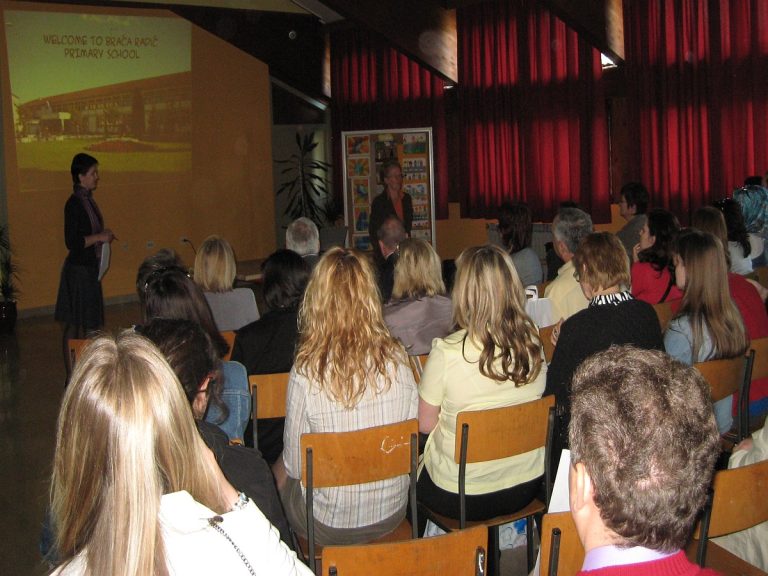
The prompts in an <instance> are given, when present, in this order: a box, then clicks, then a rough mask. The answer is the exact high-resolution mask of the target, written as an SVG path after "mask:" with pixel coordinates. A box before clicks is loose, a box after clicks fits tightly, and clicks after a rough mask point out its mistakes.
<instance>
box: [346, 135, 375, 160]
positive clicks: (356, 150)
mask: <svg viewBox="0 0 768 576" xmlns="http://www.w3.org/2000/svg"><path fill="white" fill-rule="evenodd" d="M370 153H371V138H370V136H350V137H349V138H347V154H348V155H349V156H356V155H359V154H362V155H365V156H367V155H368V154H370Z"/></svg>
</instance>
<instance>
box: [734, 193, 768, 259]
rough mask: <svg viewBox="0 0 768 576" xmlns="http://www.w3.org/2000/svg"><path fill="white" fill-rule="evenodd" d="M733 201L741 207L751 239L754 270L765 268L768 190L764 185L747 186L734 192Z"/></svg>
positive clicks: (750, 250) (767, 232) (750, 249)
mask: <svg viewBox="0 0 768 576" xmlns="http://www.w3.org/2000/svg"><path fill="white" fill-rule="evenodd" d="M733 199H734V200H736V202H738V203H739V204H740V205H741V213H742V214H743V216H744V225H745V226H746V228H747V233H748V235H749V236H748V237H749V245H750V248H749V253H750V256H751V257H752V268H753V269H754V268H755V267H757V266H765V264H766V258H765V238H766V235H768V188H766V184H765V183H762V184H761V185H758V186H748V185H745V186H744V187H743V188H739V189H738V190H734V192H733Z"/></svg>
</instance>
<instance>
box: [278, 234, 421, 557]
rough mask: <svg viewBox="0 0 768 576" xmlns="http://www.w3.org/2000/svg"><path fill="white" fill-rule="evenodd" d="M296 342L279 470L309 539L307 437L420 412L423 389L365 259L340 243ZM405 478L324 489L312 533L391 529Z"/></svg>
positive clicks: (314, 287) (332, 537) (346, 538)
mask: <svg viewBox="0 0 768 576" xmlns="http://www.w3.org/2000/svg"><path fill="white" fill-rule="evenodd" d="M299 335H300V336H299V345H298V349H297V352H296V361H295V363H294V366H293V368H292V369H291V376H290V380H289V382H288V396H287V405H288V413H287V416H286V420H285V435H284V438H283V444H284V450H283V456H282V458H281V459H278V461H277V462H276V463H275V466H274V467H273V470H274V472H275V477H276V479H277V486H278V489H279V490H280V497H281V499H282V501H283V506H284V508H285V512H286V516H287V517H288V522H289V523H290V525H291V527H292V528H293V530H294V531H296V532H297V533H298V534H299V535H301V536H303V537H306V527H307V518H306V502H305V496H304V492H303V488H302V485H301V481H300V478H301V469H302V454H301V448H300V438H301V435H302V434H306V433H310V432H347V431H352V430H360V429H363V428H370V427H372V426H382V425H384V424H392V423H395V422H402V421H404V420H407V419H409V418H414V417H415V416H416V408H417V391H416V383H415V381H414V379H413V373H412V372H411V369H410V366H409V363H408V359H407V356H406V354H405V350H403V347H402V345H401V344H400V343H399V342H398V341H397V340H395V339H394V338H393V337H392V336H391V335H390V333H389V330H387V327H386V324H384V319H383V317H382V312H381V302H380V301H379V299H378V294H377V290H376V278H375V273H374V270H373V266H372V265H371V264H370V262H369V260H368V257H367V256H366V255H364V254H362V253H360V252H358V251H356V250H347V249H343V248H333V249H331V250H329V251H328V252H326V253H325V254H324V255H323V256H322V258H320V262H318V264H317V266H316V267H315V270H314V272H313V273H312V277H311V278H310V280H309V284H308V285H307V290H306V292H305V294H304V300H303V302H302V305H301V308H300V310H299ZM407 502H408V476H407V475H404V476H399V477H396V478H392V479H390V480H384V481H380V482H376V483H375V484H363V485H353V486H344V487H339V488H319V489H317V490H315V495H314V517H315V538H316V540H317V542H318V543H319V544H321V545H326V544H354V543H361V542H366V541H370V540H373V539H375V538H378V537H380V536H383V535H384V534H387V533H388V532H391V531H392V530H394V529H395V528H396V527H397V526H398V524H400V522H401V521H402V520H403V518H404V517H405V510H406V504H407Z"/></svg>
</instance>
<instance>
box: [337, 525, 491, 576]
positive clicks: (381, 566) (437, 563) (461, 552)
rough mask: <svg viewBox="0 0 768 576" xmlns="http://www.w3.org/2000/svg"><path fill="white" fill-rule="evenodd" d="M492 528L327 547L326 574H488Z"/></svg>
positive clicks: (449, 575)
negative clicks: (383, 542)
mask: <svg viewBox="0 0 768 576" xmlns="http://www.w3.org/2000/svg"><path fill="white" fill-rule="evenodd" d="M487 546H488V529H487V528H486V527H485V526H476V527H474V528H467V529H466V530H459V531H457V532H451V533H450V534H445V535H443V536H435V537H433V538H419V539H416V540H406V541H403V542H390V543H386V544H364V545H361V546H327V547H325V548H324V549H323V556H322V565H323V572H322V573H323V575H325V576H417V575H421V574H440V575H441V576H467V575H472V574H474V575H475V576H480V575H481V574H485V564H486V558H485V550H486V548H487Z"/></svg>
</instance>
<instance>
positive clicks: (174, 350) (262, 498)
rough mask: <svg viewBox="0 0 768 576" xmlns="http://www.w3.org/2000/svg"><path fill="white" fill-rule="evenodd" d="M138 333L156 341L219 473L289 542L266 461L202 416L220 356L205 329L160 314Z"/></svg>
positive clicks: (216, 381) (217, 381)
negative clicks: (233, 441)
mask: <svg viewBox="0 0 768 576" xmlns="http://www.w3.org/2000/svg"><path fill="white" fill-rule="evenodd" d="M140 333H141V334H142V335H143V336H144V337H146V338H148V339H149V340H151V341H152V342H153V343H154V344H155V345H156V346H157V348H158V349H159V350H160V352H162V354H163V356H164V357H165V359H166V361H167V362H168V364H169V365H170V366H171V369H172V370H173V371H174V373H175V374H176V377H177V378H178V379H179V382H180V383H181V387H182V389H183V390H184V392H185V394H186V396H187V400H188V401H189V404H190V406H191V407H192V415H193V416H194V418H195V424H196V425H197V429H198V431H199V432H200V436H202V438H203V440H204V441H205V443H206V445H207V446H208V448H210V449H211V451H212V452H213V455H214V456H215V457H216V462H217V463H218V464H219V466H220V467H221V470H222V472H224V476H226V477H227V480H229V481H230V482H231V483H232V484H233V485H234V486H235V487H236V488H238V489H239V490H241V491H243V492H245V494H246V495H247V496H248V497H249V498H250V499H251V500H253V502H254V503H255V504H256V506H257V507H258V508H259V510H261V511H262V512H263V513H264V515H265V516H266V517H267V519H268V520H269V521H270V523H271V524H272V525H273V526H274V527H275V528H277V529H278V530H279V531H280V537H281V538H282V540H283V542H285V543H286V544H287V545H288V547H289V548H291V547H293V543H292V542H291V535H290V531H289V530H288V521H287V520H286V519H285V514H284V513H283V509H282V507H281V506H280V500H279V499H278V497H277V490H276V489H275V480H274V478H273V476H272V471H271V470H270V469H269V466H268V464H267V463H266V462H265V461H264V459H263V458H262V457H261V455H260V454H259V453H258V452H257V451H255V450H252V449H250V448H246V447H244V446H235V445H230V444H229V438H227V435H226V433H224V431H223V430H222V429H221V428H219V427H218V426H216V425H215V424H211V423H209V422H205V421H204V420H203V416H204V415H205V411H206V409H207V407H208V404H209V403H212V402H221V360H220V359H219V357H218V356H217V355H216V350H215V348H214V347H213V343H212V342H211V339H210V338H209V337H208V334H206V333H205V331H204V330H203V329H202V328H201V327H200V325H199V324H198V323H197V322H193V321H191V320H167V319H165V318H156V319H154V320H152V321H151V322H150V323H149V324H147V325H146V326H142V327H141V330H140Z"/></svg>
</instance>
